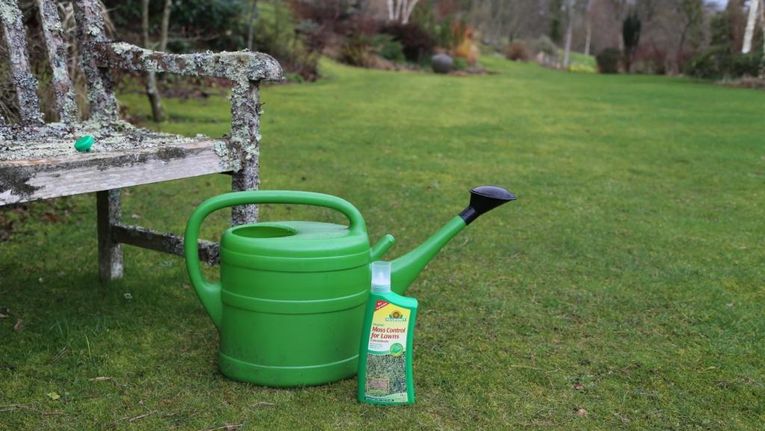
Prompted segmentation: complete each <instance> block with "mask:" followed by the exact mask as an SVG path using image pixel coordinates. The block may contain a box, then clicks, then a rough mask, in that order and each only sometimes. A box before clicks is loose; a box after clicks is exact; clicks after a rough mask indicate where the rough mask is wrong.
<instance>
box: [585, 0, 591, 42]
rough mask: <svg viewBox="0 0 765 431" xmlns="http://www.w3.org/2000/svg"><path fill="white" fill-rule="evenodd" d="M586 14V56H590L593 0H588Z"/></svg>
mask: <svg viewBox="0 0 765 431" xmlns="http://www.w3.org/2000/svg"><path fill="white" fill-rule="evenodd" d="M584 13H585V37H584V55H590V43H592V0H587V8H586V9H585V11H584Z"/></svg>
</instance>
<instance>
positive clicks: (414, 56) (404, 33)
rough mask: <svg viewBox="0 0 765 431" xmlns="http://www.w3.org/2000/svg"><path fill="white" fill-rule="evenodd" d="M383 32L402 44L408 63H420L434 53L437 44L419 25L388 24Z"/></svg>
mask: <svg viewBox="0 0 765 431" xmlns="http://www.w3.org/2000/svg"><path fill="white" fill-rule="evenodd" d="M381 32H382V33H384V34H389V35H391V36H392V37H393V39H394V40H396V41H398V42H399V43H401V46H402V51H403V52H404V57H406V59H407V61H411V62H414V63H419V62H421V61H422V60H423V59H426V58H429V57H430V55H431V54H432V53H433V47H434V46H435V42H434V41H433V39H432V38H431V37H430V35H429V34H428V33H426V32H425V30H423V29H422V27H420V26H419V25H417V24H414V23H409V24H398V23H393V24H388V25H386V26H385V27H383V28H382V30H381Z"/></svg>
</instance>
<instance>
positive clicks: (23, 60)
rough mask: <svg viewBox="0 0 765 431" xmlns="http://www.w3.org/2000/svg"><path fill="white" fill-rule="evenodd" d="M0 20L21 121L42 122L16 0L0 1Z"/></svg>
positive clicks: (29, 122) (35, 81) (34, 80)
mask: <svg viewBox="0 0 765 431" xmlns="http://www.w3.org/2000/svg"><path fill="white" fill-rule="evenodd" d="M0 24H2V26H3V35H4V36H5V45H6V47H7V48H8V58H9V60H10V69H11V70H10V72H11V79H12V80H13V85H14V86H15V87H16V100H17V102H18V107H19V114H20V116H21V121H22V123H24V124H33V125H34V124H42V121H43V120H42V113H41V112H40V101H39V99H38V97H37V79H36V78H35V76H34V75H32V72H31V70H30V68H29V58H28V55H27V38H26V30H25V29H24V26H23V24H22V22H21V10H19V7H18V5H17V4H16V2H15V1H11V0H2V1H0Z"/></svg>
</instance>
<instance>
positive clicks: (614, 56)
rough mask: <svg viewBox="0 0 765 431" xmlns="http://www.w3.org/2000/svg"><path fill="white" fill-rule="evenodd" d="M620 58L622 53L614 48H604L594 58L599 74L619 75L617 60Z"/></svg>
mask: <svg viewBox="0 0 765 431" xmlns="http://www.w3.org/2000/svg"><path fill="white" fill-rule="evenodd" d="M621 58H622V52H621V51H619V50H618V49H616V48H606V49H604V50H603V51H600V53H599V54H598V55H597V56H596V57H595V61H597V62H598V71H599V72H600V73H619V60H621Z"/></svg>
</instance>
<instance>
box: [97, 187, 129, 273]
mask: <svg viewBox="0 0 765 431" xmlns="http://www.w3.org/2000/svg"><path fill="white" fill-rule="evenodd" d="M121 216H122V208H120V191H119V189H116V190H104V191H101V192H98V193H96V225H97V226H96V228H97V230H98V275H99V278H100V279H101V281H102V282H104V283H106V282H109V281H112V280H117V279H119V278H122V273H123V269H124V266H123V263H122V247H121V246H120V244H119V243H118V242H117V241H116V239H115V238H114V233H113V231H112V226H114V225H116V224H117V223H119V221H120V217H121Z"/></svg>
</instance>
